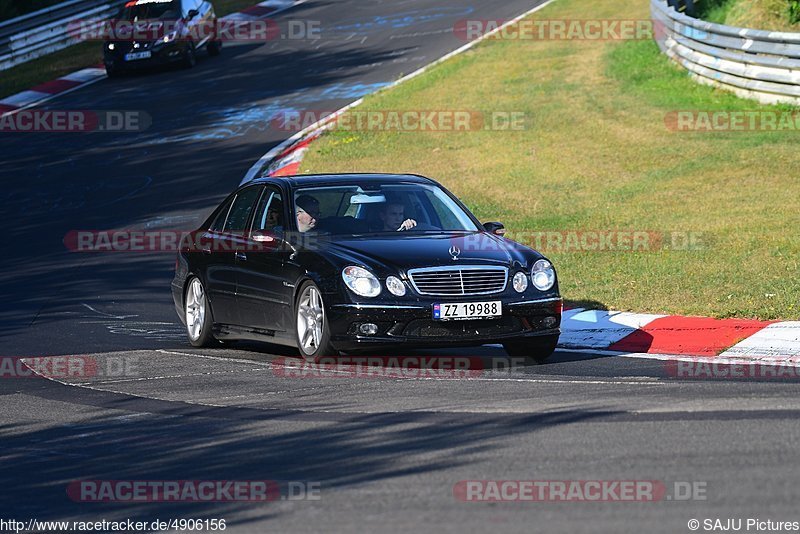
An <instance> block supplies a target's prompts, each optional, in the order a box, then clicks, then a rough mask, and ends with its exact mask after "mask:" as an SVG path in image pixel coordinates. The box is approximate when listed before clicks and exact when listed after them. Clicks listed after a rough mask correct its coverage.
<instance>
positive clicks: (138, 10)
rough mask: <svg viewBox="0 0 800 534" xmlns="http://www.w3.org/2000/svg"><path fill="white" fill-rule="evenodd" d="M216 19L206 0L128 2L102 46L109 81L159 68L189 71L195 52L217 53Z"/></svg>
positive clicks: (142, 0) (139, 0)
mask: <svg viewBox="0 0 800 534" xmlns="http://www.w3.org/2000/svg"><path fill="white" fill-rule="evenodd" d="M216 25H217V16H216V14H215V13H214V6H212V5H211V3H210V2H207V1H205V0H131V1H129V2H127V3H126V4H125V7H123V8H122V11H120V13H119V15H118V16H117V20H115V21H114V23H113V25H112V28H113V32H112V35H111V36H110V37H109V38H107V39H106V40H105V42H104V43H103V63H104V64H105V67H106V73H107V74H108V76H109V77H115V76H118V75H120V74H122V73H124V72H126V71H130V70H135V69H141V68H147V67H154V66H158V65H169V64H181V65H183V66H185V67H188V68H191V67H193V66H194V65H195V63H196V62H197V51H198V50H200V49H202V48H205V49H206V50H208V53H209V55H212V56H215V55H217V54H219V53H220V50H221V48H222V42H220V41H219V40H215V37H216V35H215V33H214V31H213V30H214V28H215V27H216Z"/></svg>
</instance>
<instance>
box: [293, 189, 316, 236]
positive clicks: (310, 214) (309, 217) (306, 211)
mask: <svg viewBox="0 0 800 534" xmlns="http://www.w3.org/2000/svg"><path fill="white" fill-rule="evenodd" d="M294 203H295V206H296V207H297V210H296V212H297V229H298V230H300V233H305V232H308V231H309V230H311V229H313V228H314V227H315V226H316V225H317V219H318V218H319V201H318V200H317V199H316V198H314V197H312V196H311V195H300V196H299V197H297V198H296V199H295V201H294Z"/></svg>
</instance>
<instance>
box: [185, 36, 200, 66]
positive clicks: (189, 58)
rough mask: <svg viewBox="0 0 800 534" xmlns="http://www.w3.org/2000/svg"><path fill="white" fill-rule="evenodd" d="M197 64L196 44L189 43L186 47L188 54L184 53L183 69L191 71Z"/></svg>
mask: <svg viewBox="0 0 800 534" xmlns="http://www.w3.org/2000/svg"><path fill="white" fill-rule="evenodd" d="M196 64H197V53H196V52H195V49H194V43H193V42H191V41H190V42H189V44H188V45H187V46H186V52H184V53H183V67H184V68H186V69H191V68H192V67H194V66H195V65H196Z"/></svg>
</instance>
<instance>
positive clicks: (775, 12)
mask: <svg viewBox="0 0 800 534" xmlns="http://www.w3.org/2000/svg"><path fill="white" fill-rule="evenodd" d="M790 13H791V12H790V9H789V2H788V1H787V0H707V1H705V2H703V3H701V4H700V13H699V18H701V19H703V20H707V21H709V22H716V23H718V24H727V25H729V26H738V27H741V28H754V29H757V30H769V31H786V32H798V31H800V24H798V23H796V22H793V21H792V20H791V18H792V17H791V14H790Z"/></svg>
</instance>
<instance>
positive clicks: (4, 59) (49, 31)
mask: <svg viewBox="0 0 800 534" xmlns="http://www.w3.org/2000/svg"><path fill="white" fill-rule="evenodd" d="M122 4H123V2H122V1H121V0H69V1H67V2H63V3H61V4H57V5H54V6H51V7H49V8H46V9H42V10H39V11H36V12H33V13H28V14H26V15H22V16H21V17H17V18H15V19H11V20H7V21H4V22H0V71H2V70H6V69H8V68H11V67H13V66H15V65H19V64H21V63H25V62H27V61H30V60H32V59H35V58H37V57H41V56H43V55H46V54H50V53H52V52H55V51H57V50H61V49H63V48H67V47H68V46H72V45H73V44H76V43H78V42H80V41H79V39H78V38H77V37H76V36H75V35H72V34H71V32H69V31H68V29H69V25H70V23H74V22H77V21H80V20H87V19H104V18H109V17H112V16H114V15H116V13H117V11H118V10H119V8H120V7H122Z"/></svg>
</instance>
